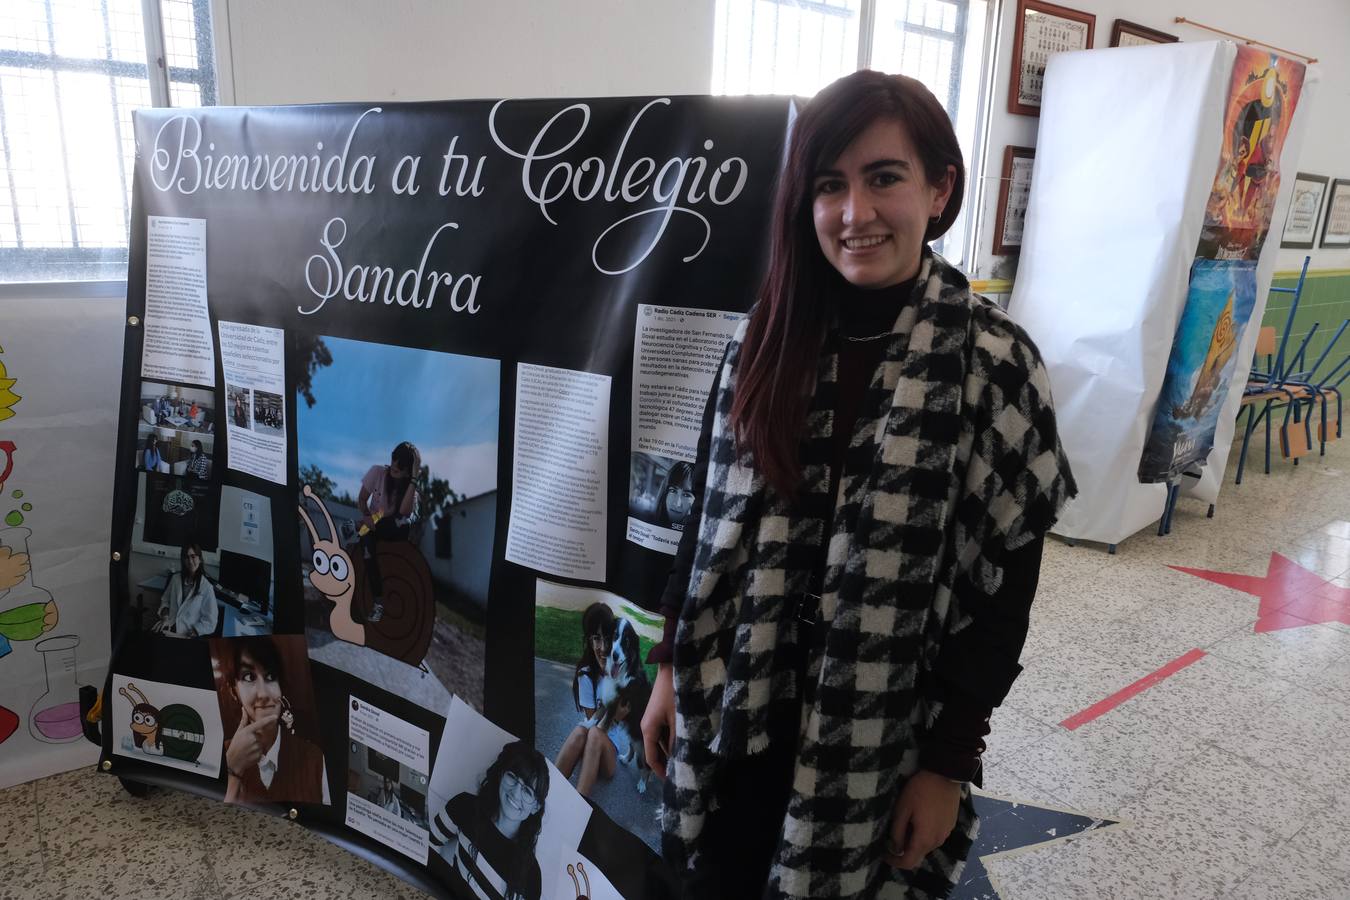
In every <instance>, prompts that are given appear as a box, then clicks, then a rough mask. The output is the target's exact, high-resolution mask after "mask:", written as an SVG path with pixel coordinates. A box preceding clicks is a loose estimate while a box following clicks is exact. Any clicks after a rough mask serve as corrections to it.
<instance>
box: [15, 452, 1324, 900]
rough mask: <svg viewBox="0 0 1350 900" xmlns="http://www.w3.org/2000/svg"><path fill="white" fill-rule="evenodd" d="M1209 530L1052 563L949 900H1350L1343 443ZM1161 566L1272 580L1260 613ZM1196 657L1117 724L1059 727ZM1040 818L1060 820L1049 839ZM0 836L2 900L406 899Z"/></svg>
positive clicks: (199, 837)
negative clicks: (1263, 626) (974, 875)
mask: <svg viewBox="0 0 1350 900" xmlns="http://www.w3.org/2000/svg"><path fill="white" fill-rule="evenodd" d="M1232 468H1233V467H1232V466H1230V472H1231V470H1232ZM1230 478H1231V475H1230ZM1204 513H1205V507H1204V506H1203V505H1202V504H1199V503H1197V502H1195V501H1186V500H1183V501H1182V503H1181V506H1180V508H1179V510H1178V515H1177V518H1176V522H1175V525H1174V531H1173V534H1172V535H1171V536H1169V537H1167V538H1161V539H1160V538H1158V537H1156V536H1155V535H1154V534H1153V533H1152V531H1150V530H1145V531H1144V532H1141V533H1140V534H1138V535H1136V536H1134V537H1132V538H1130V539H1129V540H1127V541H1125V542H1124V543H1122V544H1121V545H1120V548H1119V552H1118V553H1117V555H1115V556H1108V555H1107V554H1106V553H1105V552H1104V550H1103V549H1102V548H1100V547H1096V546H1092V547H1087V546H1080V547H1069V546H1066V545H1064V544H1061V543H1059V542H1056V541H1052V542H1051V543H1050V544H1049V545H1048V546H1047V550H1046V560H1045V566H1044V569H1043V574H1042V588H1041V593H1040V596H1039V597H1038V599H1037V603H1036V607H1035V612H1034V618H1033V627H1032V633H1031V637H1030V639H1029V640H1028V642H1027V648H1026V652H1025V654H1024V657H1023V664H1024V665H1025V667H1026V671H1025V672H1024V673H1023V675H1022V677H1021V679H1020V680H1019V681H1018V683H1017V685H1016V686H1015V687H1014V689H1013V692H1012V694H1011V695H1010V696H1009V698H1008V701H1007V703H1006V704H1005V705H1004V706H1003V707H1002V708H1001V709H999V710H998V711H997V713H996V714H995V718H994V734H993V737H992V739H991V742H990V744H991V746H990V751H989V756H988V766H987V770H986V783H985V788H986V793H987V794H988V795H990V796H991V797H998V798H1005V799H1007V800H1011V801H1015V802H1017V803H1018V804H1021V805H1020V806H1010V805H1008V804H1002V803H995V802H994V801H992V800H986V801H984V803H983V805H984V807H985V808H986V810H987V812H988V813H989V814H988V818H987V821H986V823H985V824H986V829H985V833H984V836H983V838H982V841H981V846H982V848H983V850H984V852H985V853H986V854H987V855H984V856H983V859H982V863H983V868H982V870H981V871H982V872H984V873H987V877H986V876H984V875H982V876H981V877H980V880H978V882H972V884H971V885H970V886H969V887H968V888H967V889H966V890H965V891H964V892H962V895H963V896H966V897H976V896H984V897H1002V898H1004V900H1049V898H1053V900H1061V898H1080V897H1081V898H1094V900H1096V898H1116V897H1120V898H1131V900H1152V898H1186V900H1202V898H1218V897H1223V898H1245V900H1280V898H1286V897H1287V898H1300V900H1306V898H1335V900H1341V898H1347V897H1350V828H1348V827H1347V822H1348V821H1350V790H1347V789H1346V788H1347V786H1350V440H1346V441H1342V442H1340V443H1339V444H1333V445H1332V446H1331V447H1330V448H1329V450H1328V455H1327V457H1326V458H1325V459H1318V458H1316V457H1314V458H1312V459H1306V460H1305V461H1304V462H1303V464H1302V465H1300V466H1299V467H1297V468H1294V467H1293V466H1289V465H1287V464H1280V463H1277V464H1276V467H1275V471H1274V473H1273V474H1272V475H1271V476H1269V477H1266V476H1263V475H1261V474H1260V472H1259V469H1257V470H1251V473H1250V474H1249V475H1248V477H1247V482H1246V483H1245V484H1243V485H1241V486H1240V487H1235V486H1233V485H1232V484H1231V483H1230V484H1228V485H1227V486H1225V488H1224V493H1223V497H1222V502H1221V503H1220V509H1219V512H1218V515H1217V517H1216V518H1214V519H1212V520H1210V519H1206V518H1205V515H1204ZM1272 553H1276V554H1279V555H1280V556H1282V557H1284V558H1286V559H1288V560H1290V561H1292V562H1293V563H1296V564H1297V565H1298V566H1301V567H1304V568H1306V569H1307V570H1309V571H1310V572H1311V573H1313V576H1315V577H1312V578H1309V577H1307V576H1303V577H1302V578H1295V577H1291V576H1290V575H1289V569H1288V567H1283V566H1282V565H1277V566H1275V567H1272V565H1271V558H1272V557H1271V555H1272ZM1169 566H1183V567H1187V568H1191V569H1205V570H1211V571H1213V572H1220V573H1237V574H1239V575H1245V576H1254V577H1255V578H1257V579H1260V578H1264V576H1266V575H1267V573H1268V572H1272V573H1275V575H1276V577H1275V578H1273V579H1272V580H1269V581H1265V582H1262V583H1263V584H1265V585H1266V588H1265V591H1266V593H1267V595H1268V596H1267V597H1266V599H1265V600H1264V601H1263V600H1261V599H1258V597H1256V596H1252V595H1250V594H1248V593H1244V592H1242V591H1239V590H1235V589H1233V588H1231V587H1227V586H1225V585H1224V584H1222V583H1216V582H1215V581H1213V580H1210V579H1206V578H1203V577H1199V576H1197V575H1195V574H1189V573H1186V572H1181V571H1177V570H1175V569H1172V568H1169ZM1280 573H1283V574H1280ZM1281 579H1282V580H1281ZM1220 580H1222V579H1220ZM1230 583H1231V581H1230ZM1246 584H1247V585H1248V586H1249V587H1250V586H1252V585H1254V584H1255V582H1254V581H1248V582H1247V583H1246ZM1252 589H1253V590H1261V589H1262V588H1259V587H1252ZM1281 591H1283V592H1284V593H1281ZM1314 601H1315V602H1314ZM1291 604H1292V605H1291ZM1281 608H1283V609H1284V612H1283V613H1282V612H1281ZM1259 616H1269V617H1270V618H1263V619H1262V621H1265V622H1266V623H1267V624H1268V625H1269V626H1270V627H1271V628H1272V629H1273V630H1265V631H1261V632H1258V631H1257V630H1256V624H1257V621H1258V617H1259ZM1196 648H1198V649H1199V650H1201V651H1203V653H1204V655H1203V656H1202V657H1200V658H1199V660H1198V661H1197V662H1194V663H1193V664H1191V665H1189V666H1186V667H1185V668H1183V669H1181V670H1180V671H1178V672H1177V673H1176V674H1174V675H1171V676H1170V677H1168V678H1166V679H1164V680H1163V681H1161V682H1159V683H1158V684H1156V685H1154V686H1153V687H1151V688H1148V689H1147V690H1144V691H1143V692H1141V693H1139V694H1137V695H1136V696H1134V697H1132V698H1131V699H1129V700H1127V701H1125V702H1124V703H1122V704H1121V705H1119V706H1117V707H1116V708H1114V709H1112V710H1110V711H1109V712H1106V713H1104V714H1102V715H1101V716H1100V717H1098V718H1095V719H1093V720H1092V721H1089V722H1087V723H1086V724H1084V725H1082V726H1081V727H1079V728H1077V729H1075V730H1068V729H1066V728H1065V727H1063V726H1062V725H1061V724H1060V723H1061V722H1063V721H1064V720H1065V719H1066V718H1068V717H1069V716H1072V715H1074V714H1075V713H1079V712H1080V711H1082V710H1084V709H1085V708H1087V707H1090V706H1092V705H1093V704H1096V703H1098V702H1099V701H1101V700H1103V699H1105V698H1107V697H1109V696H1111V695H1112V694H1115V693H1116V692H1117V691H1120V690H1121V689H1123V688H1125V687H1127V686H1128V685H1130V684H1131V683H1133V682H1135V681H1136V680H1138V679H1140V678H1142V677H1144V676H1146V675H1148V674H1150V673H1152V672H1154V671H1155V670H1157V669H1158V668H1159V667H1161V666H1163V665H1165V664H1166V663H1168V662H1169V661H1171V660H1174V659H1176V658H1178V657H1180V656H1182V655H1183V654H1186V653H1187V652H1188V651H1191V650H1193V649H1196ZM1044 809H1051V810H1063V811H1068V812H1072V813H1075V814H1076V815H1075V816H1064V817H1062V819H1060V820H1059V821H1061V822H1062V825H1063V827H1060V826H1059V825H1056V824H1053V822H1052V823H1051V824H1050V825H1048V826H1047V824H1046V823H1047V819H1046V815H1047V814H1045V813H1043V812H1041V810H1044ZM1051 819H1054V816H1053V815H1051ZM0 822H4V823H5V826H4V835H3V844H2V845H0V873H2V874H0V897H22V898H28V897H48V896H50V897H71V898H76V897H81V898H83V897H95V896H97V897H104V898H115V897H143V896H176V897H182V898H189V897H209V898H230V897H244V896H248V897H291V896H299V897H399V896H408V897H413V896H419V893H418V892H417V891H416V890H415V889H414V888H411V887H408V886H407V885H405V884H403V883H402V882H399V881H398V880H396V879H394V878H393V877H391V876H389V875H387V874H385V873H384V872H382V871H381V870H379V869H377V868H375V867H374V866H372V865H370V864H369V863H366V862H364V861H362V860H360V859H357V858H356V857H354V856H351V855H349V854H348V853H347V852H346V851H343V850H340V849H338V848H336V847H334V846H332V845H330V844H328V843H327V842H326V841H324V840H322V839H320V838H318V837H315V836H314V835H312V834H310V833H309V832H307V831H305V830H304V829H303V828H299V827H296V826H293V825H291V824H290V823H289V822H287V821H285V820H282V819H275V818H267V817H263V816H261V815H257V814H251V813H247V812H242V811H240V810H237V809H234V808H230V807H226V806H222V805H219V804H216V803H213V802H211V801H208V800H203V799H201V798H197V797H194V796H189V795H185V794H180V793H176V792H171V791H155V792H153V793H152V794H151V796H150V797H148V798H146V799H139V800H138V799H133V798H132V797H130V796H128V795H127V794H125V793H123V792H122V790H121V788H120V787H119V786H118V783H117V782H116V781H115V780H114V779H111V778H106V777H99V776H96V775H95V774H94V773H92V772H75V773H69V774H66V775H61V776H57V777H54V778H49V779H45V780H42V781H38V782H35V783H32V784H27V785H23V786H20V787H16V788H12V789H10V790H7V791H3V792H0ZM1111 822H1114V823H1118V824H1107V823H1111ZM1075 823H1076V824H1075ZM1087 826H1098V827H1087ZM1085 827H1086V830H1083V829H1084V828H1085ZM1007 848H1014V849H1007ZM991 850H1003V851H1004V852H990V851H991Z"/></svg>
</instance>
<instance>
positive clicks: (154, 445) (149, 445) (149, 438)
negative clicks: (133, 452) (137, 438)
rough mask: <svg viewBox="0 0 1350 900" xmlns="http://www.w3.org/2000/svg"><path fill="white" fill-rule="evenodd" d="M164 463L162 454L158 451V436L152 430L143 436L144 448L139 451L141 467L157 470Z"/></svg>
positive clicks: (150, 470)
mask: <svg viewBox="0 0 1350 900" xmlns="http://www.w3.org/2000/svg"><path fill="white" fill-rule="evenodd" d="M163 464H164V454H162V453H160V452H159V438H158V437H156V436H155V433H154V432H153V431H152V432H150V434H148V435H146V437H145V449H144V450H143V451H142V452H141V468H142V469H144V470H145V471H147V472H158V471H159V468H160V466H162V465H163Z"/></svg>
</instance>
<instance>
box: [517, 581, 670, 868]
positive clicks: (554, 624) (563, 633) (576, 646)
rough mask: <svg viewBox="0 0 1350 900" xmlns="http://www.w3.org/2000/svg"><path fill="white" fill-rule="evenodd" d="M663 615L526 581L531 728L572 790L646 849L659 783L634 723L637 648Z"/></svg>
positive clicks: (641, 674)
mask: <svg viewBox="0 0 1350 900" xmlns="http://www.w3.org/2000/svg"><path fill="white" fill-rule="evenodd" d="M662 627H663V620H662V619H661V617H659V616H654V615H652V614H650V613H648V612H646V611H644V610H642V609H640V608H638V607H637V606H636V605H634V604H631V603H628V602H627V601H625V600H623V599H622V598H620V597H617V596H615V595H614V594H610V593H608V592H606V591H601V590H596V589H590V588H577V587H572V586H569V585H562V584H556V583H553V582H549V581H543V580H539V581H537V582H536V588H535V675H534V678H535V734H536V741H537V744H538V747H539V749H540V750H542V751H543V752H544V753H545V754H546V755H548V756H549V757H550V758H551V759H553V760H554V764H555V765H556V766H557V767H558V770H559V771H560V772H561V773H562V775H563V776H564V777H565V778H568V779H569V780H571V781H573V782H574V783H575V785H576V789H577V791H578V793H580V794H581V795H582V796H584V797H587V798H589V799H590V800H591V801H592V802H594V803H595V804H596V805H597V806H599V807H600V808H601V809H603V810H604V811H605V813H606V814H607V815H609V817H610V818H611V819H613V820H614V821H615V822H616V823H618V824H619V825H620V826H622V827H624V828H626V829H628V830H629V831H631V832H633V833H634V834H636V835H637V836H638V837H640V838H641V839H642V840H643V841H644V842H645V843H646V844H647V845H648V846H650V847H652V849H654V850H655V849H658V848H659V846H660V829H659V827H658V822H657V811H658V810H659V807H660V792H659V791H657V790H655V789H654V788H655V787H656V785H655V784H654V783H650V770H649V769H648V767H647V764H646V759H645V756H644V753H643V746H642V732H641V727H640V726H641V723H642V716H643V713H645V712H646V709H647V701H648V699H649V698H650V696H651V683H652V673H651V671H650V669H649V668H648V667H647V666H646V664H645V663H644V660H645V659H646V654H647V651H648V650H649V649H650V648H651V646H652V645H653V643H655V642H656V641H658V640H659V639H660V637H661V632H662Z"/></svg>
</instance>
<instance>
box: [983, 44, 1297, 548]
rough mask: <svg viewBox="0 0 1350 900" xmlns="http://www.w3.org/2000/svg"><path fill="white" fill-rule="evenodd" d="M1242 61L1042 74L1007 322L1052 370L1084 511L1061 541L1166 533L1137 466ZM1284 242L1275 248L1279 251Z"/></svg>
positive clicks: (1144, 54)
mask: <svg viewBox="0 0 1350 900" xmlns="http://www.w3.org/2000/svg"><path fill="white" fill-rule="evenodd" d="M1235 55H1236V48H1235V46H1234V45H1233V44H1231V43H1228V42H1224V41H1217V42H1204V43H1177V44H1164V45H1158V46H1152V47H1130V48H1116V49H1106V50H1090V51H1082V52H1078V53H1061V54H1056V55H1055V56H1053V57H1051V58H1050V61H1049V65H1048V66H1047V69H1046V75H1045V97H1044V101H1043V104H1042V106H1041V116H1040V120H1041V121H1040V135H1039V137H1038V140H1037V145H1036V165H1035V168H1034V171H1033V174H1032V185H1031V197H1030V202H1029V206H1028V209H1027V220H1026V229H1025V232H1024V234H1023V242H1022V252H1021V261H1020V263H1019V265H1018V271H1017V279H1016V282H1015V284H1014V287H1013V295H1012V299H1011V301H1010V302H1009V312H1010V313H1011V314H1012V316H1013V318H1014V319H1015V320H1017V321H1018V322H1019V323H1020V324H1021V325H1022V326H1023V327H1025V328H1026V329H1027V331H1028V332H1029V333H1030V335H1031V337H1032V339H1033V340H1034V341H1035V342H1036V344H1037V346H1038V347H1039V348H1040V350H1041V353H1042V355H1043V356H1044V358H1045V362H1046V366H1047V367H1048V369H1049V372H1050V380H1051V384H1052V387H1053V390H1054V396H1055V409H1056V413H1057V415H1058V420H1059V428H1060V436H1061V439H1062V440H1063V442H1064V447H1065V450H1066V452H1067V453H1068V456H1069V460H1070V462H1071V463H1072V465H1073V472H1074V477H1075V478H1076V479H1077V481H1078V491H1079V493H1078V497H1077V498H1076V499H1074V500H1073V501H1072V502H1071V503H1070V504H1069V506H1068V507H1067V508H1066V509H1065V511H1064V515H1063V516H1062V517H1061V519H1060V521H1059V523H1058V525H1057V526H1056V527H1055V533H1057V534H1060V535H1063V536H1065V537H1070V538H1078V539H1084V540H1093V541H1103V542H1107V543H1117V542H1119V541H1121V540H1123V539H1124V538H1126V537H1128V536H1129V535H1131V534H1133V533H1134V532H1135V531H1138V530H1139V529H1140V528H1142V527H1144V526H1145V525H1147V524H1148V523H1150V522H1152V521H1155V520H1156V519H1157V518H1158V517H1159V515H1160V514H1161V512H1162V507H1163V502H1164V499H1165V496H1166V487H1165V486H1164V485H1160V484H1155V485H1146V484H1140V483H1139V481H1138V479H1137V477H1136V473H1137V471H1138V467H1139V456H1140V454H1141V453H1142V451H1143V446H1144V441H1145V439H1146V437H1147V435H1148V429H1149V426H1150V423H1151V421H1152V414H1153V406H1154V403H1155V402H1156V400H1157V397H1158V393H1159V391H1160V389H1161V387H1162V381H1163V375H1164V373H1165V371H1166V368H1167V357H1168V354H1169V352H1170V350H1171V347H1172V338H1173V335H1174V333H1175V331H1176V326H1177V321H1178V320H1179V319H1180V317H1181V310H1182V307H1183V305H1184V303H1185V299H1186V288H1187V282H1188V278H1189V274H1190V267H1191V262H1192V260H1193V259H1194V258H1195V250H1196V245H1197V243H1198V242H1199V240H1200V229H1201V226H1202V224H1203V220H1204V209H1205V201H1206V200H1207V199H1208V197H1209V194H1210V189H1211V187H1212V186H1213V183H1214V173H1215V170H1216V168H1217V166H1218V162H1219V148H1220V141H1221V131H1222V127H1223V104H1224V98H1225V95H1226V93H1227V88H1228V79H1229V76H1230V74H1231V71H1232V67H1233V60H1234V58H1235ZM1276 243H1278V239H1277V240H1276Z"/></svg>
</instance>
